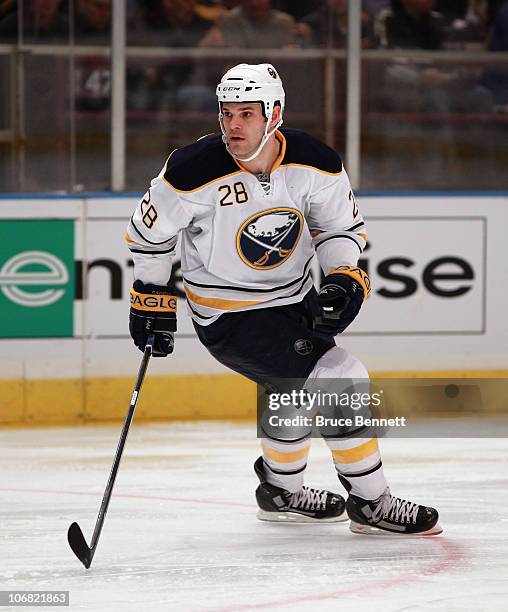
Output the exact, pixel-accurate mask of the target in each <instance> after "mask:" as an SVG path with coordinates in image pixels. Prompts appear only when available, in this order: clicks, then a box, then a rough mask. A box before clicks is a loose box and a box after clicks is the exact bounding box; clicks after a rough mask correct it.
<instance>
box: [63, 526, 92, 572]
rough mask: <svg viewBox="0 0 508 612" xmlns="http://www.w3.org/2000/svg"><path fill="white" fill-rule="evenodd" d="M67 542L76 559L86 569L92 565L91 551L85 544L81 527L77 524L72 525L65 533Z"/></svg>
mask: <svg viewBox="0 0 508 612" xmlns="http://www.w3.org/2000/svg"><path fill="white" fill-rule="evenodd" d="M67 541H68V542H69V546H70V547H71V548H72V551H73V552H74V554H75V555H76V557H77V558H78V559H79V560H80V561H81V563H82V564H83V565H84V566H85V567H86V569H88V568H89V567H90V565H91V563H92V557H93V554H92V549H91V548H89V546H88V544H87V543H86V540H85V536H84V535H83V532H82V531H81V527H80V526H79V525H78V524H77V523H72V525H71V526H70V527H69V530H68V531H67Z"/></svg>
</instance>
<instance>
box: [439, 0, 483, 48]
mask: <svg viewBox="0 0 508 612" xmlns="http://www.w3.org/2000/svg"><path fill="white" fill-rule="evenodd" d="M436 10H437V11H439V12H440V13H441V14H442V15H443V17H444V19H445V22H446V27H447V30H448V33H447V40H446V47H448V48H451V47H457V46H464V45H465V44H471V43H482V42H484V41H485V38H486V35H487V17H488V1H487V0H437V1H436Z"/></svg>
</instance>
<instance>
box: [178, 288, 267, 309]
mask: <svg viewBox="0 0 508 612" xmlns="http://www.w3.org/2000/svg"><path fill="white" fill-rule="evenodd" d="M185 295H186V296H187V297H188V299H189V300H190V301H191V302H194V303H195V304H199V305H200V306H207V307H208V308H216V309H217V310H237V309H238V308H246V307H247V306H254V305H255V304H260V303H261V301H260V300H225V299H224V298H216V297H211V298H209V297H203V296H201V295H197V294H196V293H194V292H192V291H191V290H190V289H189V288H188V287H185Z"/></svg>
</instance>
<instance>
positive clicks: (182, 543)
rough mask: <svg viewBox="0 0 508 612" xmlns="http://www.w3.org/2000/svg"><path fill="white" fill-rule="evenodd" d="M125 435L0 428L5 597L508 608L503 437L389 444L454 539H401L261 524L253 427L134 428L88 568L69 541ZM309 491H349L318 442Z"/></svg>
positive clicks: (156, 606) (401, 480) (400, 473)
mask: <svg viewBox="0 0 508 612" xmlns="http://www.w3.org/2000/svg"><path fill="white" fill-rule="evenodd" d="M120 429H121V427H120V426H114V427H82V428H68V429H67V428H65V429H62V428H60V429H33V430H32V429H24V430H1V431H0V499H1V505H0V513H1V514H0V517H1V523H0V546H1V556H0V590H6V589H29V590H59V589H62V590H69V591H70V602H71V603H70V610H87V611H88V610H90V611H92V610H93V611H98V612H107V611H115V612H116V611H122V612H127V611H136V612H138V611H139V612H141V611H149V612H152V611H155V612H158V611H168V610H170V611H173V610H178V611H180V610H185V611H194V610H196V611H197V610H200V611H206V612H212V611H214V612H219V611H220V612H225V611H233V610H235V611H236V610H292V611H295V610H296V611H300V610H302V611H310V610H344V611H346V610H347V612H355V611H360V610H361V611H367V610H368V611H372V610H375V611H376V612H384V611H390V612H395V611H398V612H402V611H404V612H406V611H415V612H420V611H421V612H423V611H425V612H427V611H429V610H432V611H434V610H437V611H443V612H444V611H446V612H459V611H460V612H464V611H473V610H474V611H475V612H479V611H482V610H485V611H488V612H491V611H493V610H503V611H505V610H507V609H508V549H507V542H508V513H507V508H508V487H507V472H508V469H507V468H508V440H507V439H503V438H497V439H485V438H484V439H454V440H447V439H437V440H425V439H410V440H403V439H393V440H382V441H381V449H382V453H383V459H384V464H385V472H386V474H387V476H388V478H389V481H390V485H391V488H392V492H394V493H395V494H397V495H400V496H402V497H405V498H409V499H412V500H414V501H419V502H422V503H427V504H430V505H434V506H435V507H437V508H438V509H439V511H440V514H441V519H440V523H441V525H442V526H443V528H444V530H445V531H444V534H443V535H442V536H438V537H435V538H427V539H424V538H420V539H395V538H381V537H377V538H376V537H372V536H371V537H369V536H359V535H354V534H352V533H351V532H350V531H349V529H348V523H337V524H327V525H314V524H312V525H286V524H270V523H264V522H259V521H257V520H256V518H255V514H256V506H255V501H254V496H253V492H254V489H255V487H256V485H257V481H256V478H255V476H254V473H253V471H252V463H253V461H254V460H255V459H256V457H257V456H258V455H259V444H258V440H256V437H255V435H256V433H255V427H254V425H245V424H242V425H237V424H221V423H188V424H187V423H185V424H184V423H179V424H152V425H142V424H139V423H134V425H133V428H132V431H131V434H130V437H129V440H128V442H127V447H126V453H125V456H124V460H123V462H122V466H121V468H120V473H119V476H118V479H117V484H116V488H115V493H114V496H113V499H112V501H111V505H110V508H109V512H108V516H107V518H106V522H105V526H104V530H103V532H102V536H101V540H100V542H99V547H98V549H97V553H96V555H95V558H94V561H93V564H92V567H91V569H89V570H85V569H84V567H83V566H82V565H81V564H80V563H79V561H78V560H77V559H76V558H75V557H74V555H73V553H72V551H71V550H70V548H69V546H68V544H67V539H66V534H67V528H68V526H69V524H70V523H71V522H72V521H74V520H76V521H77V522H78V523H79V524H80V526H81V527H82V529H83V532H84V534H85V537H86V538H87V540H88V541H90V538H91V535H92V532H93V527H94V524H95V519H96V516H97V512H98V510H99V506H100V502H101V499H102V494H103V491H104V487H105V484H106V481H107V477H108V475H109V470H110V467H111V463H112V460H113V455H114V451H115V449H116V444H117V441H118V437H119V433H120ZM306 482H307V483H308V484H311V485H312V486H321V487H326V488H330V489H332V490H336V491H341V490H342V489H341V487H340V484H339V483H338V480H337V478H336V477H335V475H334V470H333V466H332V463H331V460H330V458H329V452H328V449H327V447H326V446H325V444H324V443H323V442H322V441H321V440H314V441H313V445H312V450H311V455H310V462H309V467H308V471H307V477H306ZM342 492H343V491H342ZM3 609H6V608H3ZM16 609H17V610H28V609H31V608H27V607H24V608H16ZM32 609H34V610H40V609H48V608H32Z"/></svg>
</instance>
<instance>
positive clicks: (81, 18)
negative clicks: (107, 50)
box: [74, 0, 112, 45]
mask: <svg viewBox="0 0 508 612" xmlns="http://www.w3.org/2000/svg"><path fill="white" fill-rule="evenodd" d="M111 17H112V7H111V0H77V5H76V12H75V15H74V21H75V26H74V32H75V37H76V43H77V44H81V45H82V44H90V45H97V44H99V45H105V44H109V43H110V39H111Z"/></svg>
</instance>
